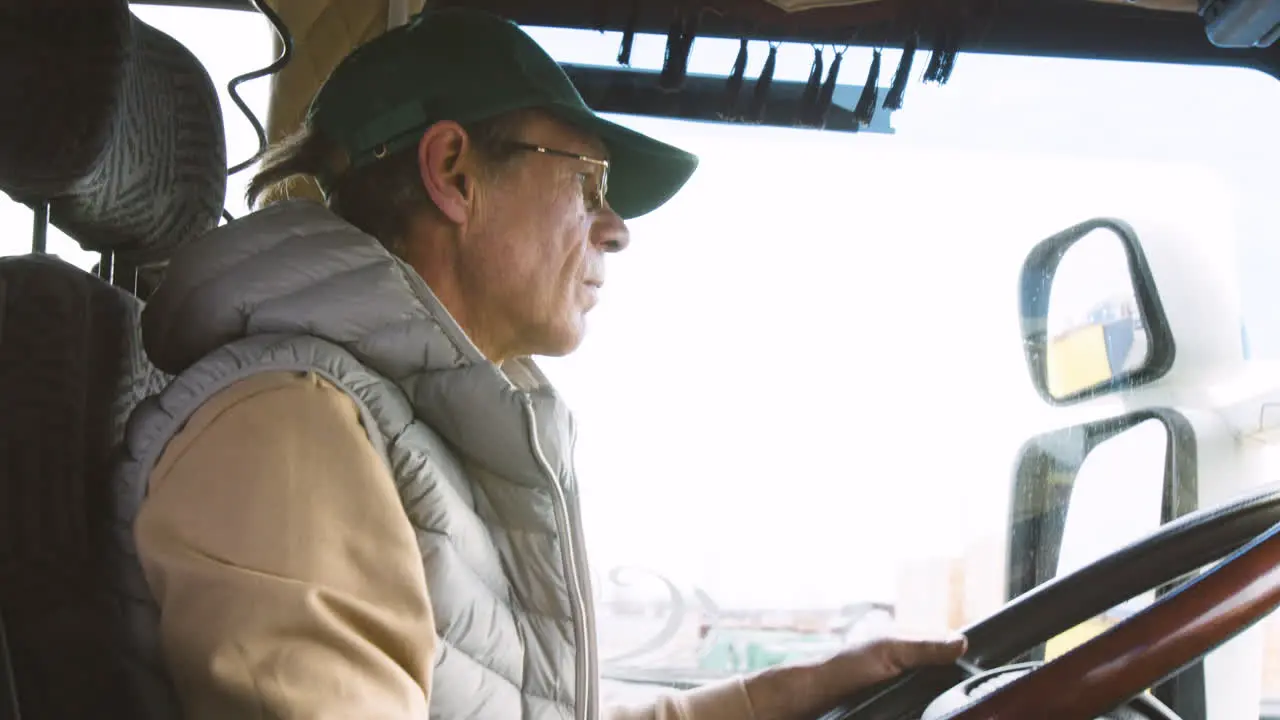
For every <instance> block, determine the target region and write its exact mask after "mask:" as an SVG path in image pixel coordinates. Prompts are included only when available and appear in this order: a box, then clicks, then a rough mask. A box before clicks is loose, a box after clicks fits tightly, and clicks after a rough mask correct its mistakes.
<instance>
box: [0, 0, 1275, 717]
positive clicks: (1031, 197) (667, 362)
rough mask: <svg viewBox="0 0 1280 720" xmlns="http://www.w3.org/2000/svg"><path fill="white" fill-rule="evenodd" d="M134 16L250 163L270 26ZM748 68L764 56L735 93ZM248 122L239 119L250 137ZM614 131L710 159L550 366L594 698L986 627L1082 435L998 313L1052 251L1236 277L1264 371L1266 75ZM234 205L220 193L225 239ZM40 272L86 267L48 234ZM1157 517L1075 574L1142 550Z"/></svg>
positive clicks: (966, 74) (719, 57)
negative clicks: (1052, 464)
mask: <svg viewBox="0 0 1280 720" xmlns="http://www.w3.org/2000/svg"><path fill="white" fill-rule="evenodd" d="M134 11H135V13H136V14H137V15H138V16H139V17H141V18H142V19H144V20H145V21H147V22H150V23H151V24H154V25H156V26H157V27H159V28H160V29H162V30H164V31H165V32H168V33H169V34H171V35H172V36H174V37H175V38H177V39H178V40H179V41H181V42H183V43H184V44H186V45H187V47H189V48H190V49H192V50H193V51H194V52H195V54H196V55H197V56H198V57H199V58H200V59H201V60H202V61H203V62H204V64H205V66H206V67H207V68H208V69H209V71H210V74H211V75H212V77H213V79H214V81H215V83H216V84H218V85H219V87H220V88H221V98H222V107H223V110H224V116H225V118H226V127H227V133H228V155H229V159H230V160H231V161H232V162H239V161H240V160H242V159H243V158H245V157H247V156H248V155H250V154H252V153H253V152H254V150H255V149H256V146H257V141H256V138H255V137H254V135H253V133H252V130H251V129H250V126H249V124H248V123H247V122H246V121H244V119H243V118H242V117H241V116H240V115H239V113H238V111H236V109H235V106H234V105H233V104H232V103H231V102H230V100H229V98H228V96H227V95H226V91H225V86H226V83H227V81H228V80H230V79H231V78H232V77H234V76H235V75H238V74H240V73H244V72H247V71H250V70H253V69H256V68H259V67H262V66H263V65H266V64H267V63H268V62H270V60H271V59H272V48H271V40H270V38H271V36H270V30H269V28H268V27H267V25H266V24H265V22H263V21H262V20H261V18H259V17H258V16H256V15H253V14H250V13H243V12H235V11H225V10H198V9H192V8H158V7H139V8H135V10H134ZM531 32H532V34H533V35H534V36H535V38H537V39H538V40H539V41H540V42H542V43H543V44H544V46H545V47H547V49H548V50H549V51H551V53H552V54H553V55H555V56H556V57H557V58H559V59H561V60H562V61H568V62H577V63H585V64H601V65H610V64H612V62H613V58H614V57H615V56H616V54H617V48H618V43H619V39H620V38H619V35H618V34H617V33H595V32H589V33H588V32H568V31H563V30H555V29H546V28H533V29H531ZM227 38H238V39H239V40H237V42H236V43H234V44H231V43H228V42H226V39H227ZM664 41H665V39H664V38H660V37H657V36H640V37H637V38H636V41H635V44H634V47H633V51H632V59H633V64H634V65H635V66H636V67H643V68H650V69H655V70H656V69H658V68H660V67H661V65H662V59H663V51H664ZM737 51H738V42H737V41H736V40H716V39H704V38H700V39H699V40H698V41H697V43H696V44H695V46H694V49H693V52H692V59H691V63H690V68H689V69H690V72H692V73H707V74H714V75H719V76H723V75H725V74H726V73H727V71H728V69H729V68H730V67H732V65H733V63H734V59H735V55H736V54H737ZM764 55H765V53H764V52H763V44H761V43H757V44H756V46H755V47H753V53H752V56H751V61H750V64H749V66H748V69H747V77H748V78H754V77H756V76H757V75H758V74H759V72H760V70H761V66H762V64H763V62H764ZM812 58H813V50H812V48H810V47H809V46H807V45H783V46H782V47H781V49H780V52H779V55H778V64H777V72H776V77H777V78H778V79H780V80H791V81H798V82H803V81H804V80H805V79H806V78H807V76H808V74H809V70H810V63H811V62H812ZM830 58H831V50H830V49H828V54H827V59H828V61H829V60H830ZM870 59H871V53H870V51H869V50H863V49H859V48H854V49H850V50H848V52H847V53H846V55H845V56H844V59H843V66H844V68H845V70H844V75H843V76H842V77H841V81H842V82H843V83H850V84H857V83H861V82H863V77H864V76H865V73H866V68H867V66H868V64H869V62H870ZM897 62H898V53H897V52H896V51H894V50H886V51H885V54H884V65H885V67H888V68H892V67H894V66H895V65H896V63H897ZM885 77H886V74H882V80H883V81H885V82H887V80H884V78H885ZM268 90H269V83H268V82H267V81H265V80H260V81H257V82H253V83H249V84H248V85H246V86H244V87H243V88H242V89H241V92H242V94H243V96H244V97H245V99H246V100H247V102H248V104H249V105H250V107H251V108H253V110H254V111H255V112H256V113H257V114H258V117H260V118H265V115H266V105H267V93H268ZM881 112H885V111H881ZM614 119H615V120H618V121H619V122H622V123H624V124H626V125H628V126H630V127H633V128H635V129H638V130H641V131H644V132H647V133H650V134H652V135H654V136H656V137H659V138H661V139H663V140H665V141H668V142H671V143H673V144H676V145H679V146H681V147H684V148H686V149H689V150H691V151H693V152H695V153H696V154H698V155H699V156H700V158H701V167H700V169H699V170H698V172H697V173H696V174H695V176H694V178H693V180H692V181H691V182H690V184H689V185H688V187H687V189H686V190H685V191H684V192H683V193H682V194H680V195H679V196H677V198H676V199H675V200H674V201H672V202H671V203H669V204H668V205H667V206H665V207H663V208H662V209H661V210H659V211H658V212H655V213H653V214H651V215H649V216H646V217H644V218H641V219H639V220H636V221H634V222H633V223H632V233H633V237H634V242H633V243H632V245H631V247H630V249H629V250H628V251H627V252H626V253H624V254H622V255H620V256H618V257H616V258H612V259H611V262H610V265H609V268H608V270H609V276H608V286H607V288H606V289H605V290H604V292H603V295H602V303H601V305H600V306H599V307H598V308H597V309H596V310H595V311H594V312H593V314H592V315H591V318H590V332H589V335H588V338H587V340H586V342H585V344H584V345H583V347H582V348H581V349H580V350H579V351H578V352H577V353H575V354H574V355H572V356H570V357H567V358H547V359H544V360H542V364H543V366H544V368H545V369H546V371H547V374H548V375H549V376H550V377H551V378H552V380H553V381H554V382H555V384H556V386H557V387H558V388H559V390H560V391H561V392H562V393H563V394H564V395H565V396H566V397H567V399H568V401H569V404H570V405H571V406H572V407H573V408H574V410H575V413H576V415H577V418H578V426H579V427H580V439H579V442H578V445H577V455H576V457H577V459H576V464H577V471H578V474H579V476H580V477H581V479H582V495H583V501H582V504H583V512H584V516H585V525H586V527H585V531H586V538H587V544H588V547H589V550H590V554H591V561H592V565H593V567H594V572H595V578H594V582H595V593H596V596H597V600H596V605H597V612H598V623H599V639H600V644H601V657H602V672H603V674H604V675H605V676H606V678H608V679H610V680H611V681H612V682H611V683H609V689H608V691H609V692H610V693H612V695H613V697H615V698H618V699H626V698H628V697H631V696H635V695H637V694H640V695H644V694H648V693H650V692H652V690H653V688H654V687H655V686H663V685H666V686H685V685H690V684H696V683H699V682H703V681H706V680H709V679H714V678H719V677H726V676H729V675H733V674H737V673H741V672H745V671H750V670H754V669H759V668H763V667H767V666H770V665H775V664H778V663H781V662H787V661H794V660H799V659H805V658H810V657H816V656H820V655H822V654H824V653H827V652H830V651H832V650H833V649H835V648H837V647H839V646H840V645H842V644H845V643H847V642H849V641H851V640H855V639H857V638H859V637H864V636H867V635H870V634H874V633H877V632H880V631H882V630H883V629H885V628H886V627H887V626H888V625H890V624H897V625H900V626H908V627H919V628H924V629H931V630H932V629H938V628H942V627H950V628H961V627H963V626H964V625H966V624H969V623H971V622H974V621H976V620H978V619H980V618H982V617H985V616H986V615H989V614H990V613H992V612H993V611H995V610H997V609H998V608H999V607H1000V606H1001V605H1002V604H1003V603H1004V602H1005V601H1006V599H1007V597H1006V543H1007V538H1008V533H1009V524H1010V520H1009V513H1010V502H1011V499H1010V498H1011V492H1010V488H1011V473H1012V470H1013V467H1014V465H1015V462H1016V460H1017V458H1018V454H1019V451H1020V448H1022V446H1023V445H1024V443H1026V442H1027V441H1028V439H1029V438H1031V437H1032V436H1034V435H1036V434H1037V433H1040V432H1044V431H1047V430H1050V429H1053V428H1056V427H1061V426H1063V425H1068V424H1070V423H1071V422H1075V421H1074V420H1064V419H1063V418H1064V417H1065V416H1064V415H1063V414H1062V412H1065V411H1059V410H1056V409H1053V408H1051V407H1050V406H1049V405H1047V404H1046V403H1045V402H1044V401H1043V400H1042V399H1041V398H1040V396H1038V395H1037V393H1036V390H1035V389H1034V387H1033V386H1032V384H1031V382H1030V380H1029V379H1028V373H1027V367H1026V362H1025V360H1024V358H1023V353H1022V338H1021V337H1020V335H1019V327H1018V311H1017V302H1016V301H1017V287H1016V284H1017V278H1018V273H1019V270H1020V267H1021V264H1022V262H1023V260H1024V259H1025V257H1026V255H1027V252H1028V251H1029V250H1030V249H1031V247H1032V246H1033V245H1035V243H1037V242H1038V241H1040V240H1042V239H1044V238H1046V237H1049V236H1050V235H1053V234H1054V233H1056V232H1058V231H1060V230H1062V229H1063V228H1066V227H1068V226H1070V225H1073V224H1075V223H1077V222H1080V221H1083V220H1086V219H1089V218H1093V217H1099V216H1113V217H1118V218H1152V217H1156V218H1161V219H1162V220H1165V221H1168V222H1172V223H1175V224H1176V225H1178V226H1179V227H1180V228H1182V229H1183V230H1184V232H1185V235H1186V237H1188V238H1192V240H1191V242H1196V243H1203V244H1205V246H1206V247H1208V246H1212V247H1213V248H1215V249H1214V250H1213V252H1215V253H1219V254H1220V255H1221V256H1222V257H1225V258H1227V259H1228V260H1227V261H1226V265H1227V266H1229V268H1230V271H1231V273H1233V277H1234V279H1233V281H1232V282H1233V283H1235V286H1237V287H1238V290H1239V293H1240V296H1241V304H1240V307H1241V318H1240V324H1241V327H1242V333H1241V334H1242V336H1247V339H1248V340H1247V346H1246V352H1247V353H1249V356H1250V357H1251V358H1252V359H1253V362H1255V363H1257V364H1259V367H1261V366H1262V364H1264V363H1269V362H1273V361H1280V296H1277V295H1276V293H1277V292H1278V291H1276V290H1274V289H1273V288H1272V284H1271V282H1270V280H1271V279H1272V278H1273V277H1274V276H1275V275H1276V274H1277V271H1280V242H1277V241H1278V240H1280V237H1277V232H1276V230H1275V226H1274V225H1273V224H1272V218H1271V217H1270V216H1269V215H1268V213H1269V211H1270V209H1271V208H1272V207H1273V204H1274V200H1273V197H1274V192H1275V184H1274V180H1273V178H1272V176H1271V173H1272V172H1273V171H1272V170H1271V168H1274V167H1276V166H1277V165H1280V145H1277V143H1275V142H1274V128H1275V127H1278V126H1280V83H1277V82H1276V81H1275V80H1274V79H1272V78H1269V77H1267V76H1265V75H1263V74H1261V73H1257V72H1253V71H1247V70H1241V69H1233V68H1208V67H1185V66H1173V65H1153V64H1136V63H1118V62H1102V61H1093V60H1063V59H1035V58H1025V57H1005V56H982V55H971V54H964V55H962V56H960V58H959V59H958V61H957V64H956V69H955V73H954V75H953V77H952V79H951V81H950V82H949V83H948V84H946V85H943V86H936V85H921V84H920V83H918V82H913V83H912V85H911V86H910V88H909V90H908V91H907V95H906V99H905V106H904V109H903V110H901V111H898V112H895V113H893V114H892V115H891V117H890V118H889V121H888V125H889V126H891V127H892V130H893V132H892V133H891V134H886V133H879V132H877V133H872V132H863V133H859V134H842V133H824V132H816V131H808V130H792V129H777V128H762V127H753V126H746V125H736V126H735V125H725V124H702V123H693V122H683V121H672V120H664V119H655V118H646V117H630V116H628V117H614ZM249 174H250V173H248V172H245V173H242V174H240V175H238V176H236V177H233V178H232V179H231V182H230V184H229V191H228V209H229V210H230V211H231V212H232V214H234V215H236V216H239V215H241V214H243V212H244V211H245V207H244V203H243V199H242V195H243V189H244V184H245V183H246V182H247V180H248V176H249ZM30 223H31V215H30V213H29V211H27V210H26V209H25V208H23V207H21V206H19V205H17V204H15V203H11V202H9V201H8V200H7V199H2V198H0V228H2V229H3V230H4V232H3V233H0V239H2V241H3V243H4V245H2V246H0V254H16V253H21V252H26V251H27V249H28V247H29V244H28V242H27V241H26V238H27V237H28V236H29V235H28V228H29V227H30ZM50 250H51V251H52V252H54V253H56V254H59V255H60V256H62V257H63V258H64V259H66V260H68V261H70V262H72V263H74V264H76V265H78V266H80V267H82V268H84V269H86V270H87V269H89V268H90V267H92V266H93V264H94V263H95V262H97V256H96V255H94V254H91V253H87V252H84V251H82V250H80V249H78V248H77V247H76V245H75V244H74V242H73V241H71V240H70V239H68V238H66V237H65V236H64V235H62V234H61V233H59V232H57V231H53V232H51V233H50ZM1097 262H1098V264H1099V266H1098V268H1097V272H1098V273H1111V274H1114V272H1115V269H1114V268H1112V267H1103V266H1102V265H1101V262H1102V261H1097ZM1086 301H1087V298H1085V299H1083V300H1082V301H1081V302H1082V303H1083V304H1082V305H1081V306H1080V307H1079V308H1078V313H1077V314H1078V316H1079V318H1081V319H1082V320H1081V321H1083V319H1085V318H1088V317H1091V315H1090V314H1091V313H1094V312H1095V310H1096V308H1095V307H1094V306H1091V305H1089V304H1088V303H1087V302H1086ZM1274 377H1275V384H1276V385H1277V387H1280V375H1276V376H1274ZM1115 409H1116V411H1119V410H1120V407H1119V405H1118V404H1117V405H1116V407H1115ZM1276 470H1277V473H1280V467H1278V468H1276ZM1275 477H1280V474H1273V475H1272V476H1271V478H1270V479H1274V478H1275ZM1201 482H1202V483H1205V482H1209V481H1207V480H1205V479H1204V478H1202V479H1201ZM1210 496H1212V494H1210ZM1221 500H1222V498H1220V497H1219V499H1218V500H1217V502H1221ZM1077 514H1079V513H1077ZM1155 514H1156V515H1158V514H1159V513H1158V508H1157V509H1156V510H1155ZM1147 515H1150V513H1147V514H1145V515H1143V520H1142V522H1143V523H1144V524H1143V525H1142V527H1141V528H1138V527H1136V526H1135V527H1134V528H1130V529H1128V530H1124V529H1122V530H1120V531H1118V532H1116V533H1111V534H1108V535H1106V540H1105V541H1099V542H1102V545H1099V546H1097V547H1091V548H1090V549H1089V551H1088V553H1089V554H1088V556H1087V557H1085V556H1081V557H1074V556H1073V558H1072V559H1071V560H1070V562H1069V563H1068V565H1070V566H1071V567H1076V566H1078V565H1079V564H1080V563H1083V562H1087V561H1088V560H1090V559H1093V558H1095V557H1096V556H1098V555H1099V554H1105V553H1106V552H1108V551H1110V550H1112V549H1114V548H1115V547H1118V545H1119V544H1122V543H1123V542H1127V541H1128V540H1130V539H1132V537H1133V536H1135V534H1136V535H1141V534H1144V533H1145V532H1147V531H1148V530H1149V529H1151V528H1150V527H1149V524H1150V523H1151V522H1154V521H1152V520H1150V519H1149V518H1148V517H1147ZM1081 522H1088V518H1087V517H1085V518H1084V519H1083V520H1081ZM1135 522H1136V521H1135ZM1095 539H1096V538H1095ZM1096 544H1097V543H1095V545H1096ZM1062 569H1063V571H1065V569H1067V565H1064V566H1063V567H1062ZM1255 636H1256V637H1257V638H1260V639H1258V640H1257V642H1258V643H1259V644H1260V647H1262V648H1264V650H1262V651H1259V652H1260V655H1259V657H1261V658H1262V665H1261V667H1260V668H1259V680H1258V682H1260V683H1261V682H1263V680H1264V679H1265V683H1264V684H1262V685H1261V686H1260V687H1261V689H1262V696H1263V698H1264V700H1266V701H1268V702H1277V703H1280V618H1272V620H1271V621H1269V625H1267V627H1266V628H1264V629H1262V630H1260V631H1259V632H1258V633H1256V634H1255ZM1249 667H1251V668H1253V667H1258V663H1257V662H1256V661H1255V662H1253V663H1252V664H1251V665H1250V666H1249ZM655 684H656V685H655Z"/></svg>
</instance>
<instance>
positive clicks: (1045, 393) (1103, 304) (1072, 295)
mask: <svg viewBox="0 0 1280 720" xmlns="http://www.w3.org/2000/svg"><path fill="white" fill-rule="evenodd" d="M1019 309H1020V313H1021V323H1022V341H1023V352H1024V354H1025V356H1026V361H1027V369H1028V370H1029V371H1030V374H1031V380H1032V383H1033V384H1034V385H1035V387H1036V391H1037V392H1039V393H1040V396H1041V397H1042V398H1043V399H1044V400H1045V401H1047V402H1048V403H1050V404H1051V405H1069V404H1072V403H1077V402H1081V401H1083V400H1086V399H1089V398H1092V397H1096V396H1099V395H1104V394H1109V393H1113V392H1116V391H1119V390H1123V389H1125V388H1130V387H1137V386H1140V385H1144V384H1147V383H1150V382H1152V381H1154V380H1157V379H1159V378H1160V377H1161V376H1163V375H1164V374H1165V373H1167V372H1168V371H1169V368H1171V367H1172V366H1173V360H1174V354H1175V348H1174V342H1173V332H1172V331H1171V330H1170V329H1169V323H1168V320H1167V319H1166V317H1165V314H1164V309H1163V307H1162V306H1161V303H1160V297H1159V295H1158V294H1157V293H1156V289H1155V281H1154V280H1153V279H1152V277H1151V270H1150V268H1149V266H1148V265H1147V260H1146V257H1145V255H1144V254H1143V252H1142V246H1141V244H1140V243H1139V242H1138V239H1137V235H1136V233H1134V231H1133V228H1132V227H1130V226H1129V225H1128V224H1127V223H1125V222H1123V221H1121V220H1116V219H1111V218H1096V219H1093V220H1088V221H1085V222H1083V223H1080V224H1078V225H1075V226H1073V227H1071V228H1068V229H1066V230H1064V231H1062V232H1060V233H1058V234H1056V235H1054V236H1052V237H1050V238H1048V239H1046V240H1043V241H1041V242H1040V243H1039V244H1037V245H1036V246H1035V247H1034V248H1033V249H1032V250H1031V252H1030V253H1028V255H1027V259H1026V260H1025V261H1024V262H1023V266H1022V272H1021V276H1020V278H1019Z"/></svg>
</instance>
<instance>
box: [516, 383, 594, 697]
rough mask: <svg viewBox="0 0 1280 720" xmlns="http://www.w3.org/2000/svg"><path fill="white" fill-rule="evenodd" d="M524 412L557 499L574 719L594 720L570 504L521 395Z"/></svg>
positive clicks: (532, 413) (535, 450) (535, 451)
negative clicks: (572, 641)
mask: <svg viewBox="0 0 1280 720" xmlns="http://www.w3.org/2000/svg"><path fill="white" fill-rule="evenodd" d="M523 400H524V403H523V404H524V411H525V415H526V416H527V417H528V420H529V439H530V441H531V442H532V443H533V454H534V455H535V456H537V459H538V464H539V465H541V466H542V471H543V472H544V473H546V475H547V479H549V480H550V481H551V487H552V489H553V490H554V491H555V496H556V501H557V502H556V503H554V504H555V509H556V525H557V526H558V527H557V530H558V531H559V532H560V538H561V542H560V548H561V550H560V555H561V560H562V561H563V562H564V565H565V574H566V575H567V576H568V580H569V602H570V605H571V606H572V611H573V634H574V639H575V641H576V642H575V644H576V645H577V652H575V653H574V658H573V662H574V670H575V673H576V678H575V684H576V687H575V689H574V690H575V692H574V694H575V695H576V698H575V703H574V712H573V714H574V717H576V718H578V719H579V720H595V716H596V713H595V710H594V709H593V707H592V704H591V700H592V692H591V687H590V685H591V680H590V670H589V668H590V662H591V647H590V638H589V636H588V631H587V616H586V602H585V601H584V600H583V596H582V584H581V576H580V574H579V573H578V562H577V558H576V554H577V552H576V543H575V542H574V532H573V525H572V524H571V522H570V518H569V500H568V497H567V496H566V495H565V492H564V488H563V487H561V486H560V478H559V477H557V476H556V472H555V470H554V469H553V468H552V467H551V463H549V462H547V456H546V455H545V454H544V453H543V452H542V442H541V441H540V440H538V414H537V413H536V412H535V411H534V409H533V400H532V398H530V397H529V394H528V393H524V398H523Z"/></svg>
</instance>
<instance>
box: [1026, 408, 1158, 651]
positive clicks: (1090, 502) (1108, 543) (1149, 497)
mask: <svg viewBox="0 0 1280 720" xmlns="http://www.w3.org/2000/svg"><path fill="white" fill-rule="evenodd" d="M1168 448H1169V431H1168V429H1167V428H1166V427H1165V425H1164V423H1162V422H1160V421H1159V420H1144V421H1142V422H1140V423H1138V424H1137V425H1134V426H1133V427H1131V428H1129V429H1127V430H1124V431H1122V432H1120V433H1119V434H1117V435H1114V436H1112V437H1111V438H1109V439H1107V440H1104V441H1103V442H1101V443H1100V444H1098V445H1097V446H1095V447H1094V448H1093V451H1092V452H1090V453H1089V454H1088V455H1087V456H1086V457H1085V458H1084V463H1083V464H1082V465H1081V466H1080V470H1079V472H1078V473H1077V474H1076V477H1075V481H1074V482H1073V483H1072V487H1071V499H1070V500H1069V501H1068V504H1067V516H1066V523H1065V525H1064V526H1063V533H1062V545H1061V547H1060V550H1059V554H1058V566H1057V571H1056V573H1055V577H1056V576H1061V575H1066V574H1067V573H1070V572H1074V571H1075V570H1079V569H1080V568H1082V567H1085V566H1086V565H1088V564H1090V563H1092V562H1094V561H1096V560H1100V559H1101V558H1103V557H1106V556H1107V555H1108V554H1110V553H1112V552H1115V551H1116V550H1119V549H1120V548H1122V547H1124V546H1125V545H1128V544H1129V543H1132V542H1134V541H1136V540H1140V539H1141V538H1143V537H1145V536H1146V535H1148V534H1150V533H1152V532H1155V531H1156V530H1157V529H1159V527H1160V525H1161V516H1162V514H1163V513H1162V510H1163V507H1164V486H1165V465H1166V461H1167V454H1168ZM1154 599H1155V592H1154V591H1152V592H1149V593H1146V594H1144V595H1139V596H1137V597H1135V598H1133V599H1131V600H1128V601H1126V602H1124V603H1121V604H1120V605H1118V606H1116V607H1114V608H1112V609H1111V610H1109V611H1107V612H1105V613H1103V614H1101V615H1099V616H1098V617H1095V618H1093V619H1092V620H1090V621H1088V622H1086V623H1083V624H1082V625H1079V626H1078V627H1075V628H1073V629H1071V630H1069V631H1067V632H1065V633H1063V634H1062V635H1059V636H1058V637H1056V638H1054V639H1053V640H1051V641H1050V642H1049V644H1048V645H1047V646H1046V647H1045V659H1046V660H1051V659H1053V658H1055V657H1057V656H1059V655H1061V654H1063V653H1065V652H1067V651H1068V650H1070V649H1071V648H1073V647H1075V646H1077V645H1079V644H1080V643H1082V642H1084V641H1086V640H1089V639H1090V638H1092V637H1094V636H1095V635H1097V634H1099V633H1101V632H1103V631H1104V630H1106V629H1107V628H1109V627H1111V626H1113V625H1115V624H1116V623H1117V622H1119V621H1121V620H1123V619H1125V618H1127V617H1129V616H1130V615H1132V614H1134V613H1136V612H1138V611H1139V610H1141V609H1143V608H1144V607H1146V606H1148V605H1150V604H1151V603H1152V602H1153V601H1154Z"/></svg>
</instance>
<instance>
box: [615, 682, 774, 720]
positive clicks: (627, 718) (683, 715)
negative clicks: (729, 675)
mask: <svg viewBox="0 0 1280 720" xmlns="http://www.w3.org/2000/svg"><path fill="white" fill-rule="evenodd" d="M604 720H756V714H755V711H754V710H752V708H751V700H750V698H748V696H747V688H746V686H745V685H744V684H743V681H742V679H740V678H734V679H732V680H727V681H724V682H719V683H713V684H710V685H705V686H703V687H700V688H698V689H696V690H689V691H686V692H682V693H675V694H671V695H666V696H663V697H662V698H660V699H658V700H657V701H656V702H654V703H653V704H652V705H647V706H637V707H611V708H607V709H606V710H605V712H604Z"/></svg>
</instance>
